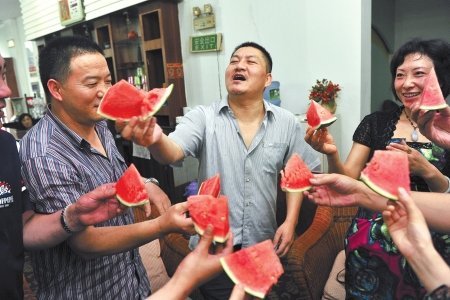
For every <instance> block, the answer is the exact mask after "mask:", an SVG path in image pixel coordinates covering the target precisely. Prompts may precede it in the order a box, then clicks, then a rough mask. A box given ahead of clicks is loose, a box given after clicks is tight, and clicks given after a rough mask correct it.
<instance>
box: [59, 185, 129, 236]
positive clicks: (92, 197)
mask: <svg viewBox="0 0 450 300" xmlns="http://www.w3.org/2000/svg"><path fill="white" fill-rule="evenodd" d="M115 194H116V189H115V184H114V183H107V184H103V185H101V186H99V187H97V188H96V189H94V190H92V191H91V192H89V193H87V194H84V195H83V196H81V197H80V198H79V199H78V200H77V201H76V202H75V203H73V204H71V205H69V206H68V207H67V208H66V211H65V217H66V222H67V225H68V226H69V228H70V229H71V230H72V231H74V232H77V231H80V230H82V229H84V227H85V226H90V225H95V224H98V223H102V222H105V221H107V220H109V219H111V218H115V217H116V216H118V215H119V214H121V213H122V212H123V211H124V209H123V207H122V206H121V205H120V204H119V202H118V201H117V199H115V197H114V196H115Z"/></svg>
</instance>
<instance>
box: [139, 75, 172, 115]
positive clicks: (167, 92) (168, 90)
mask: <svg viewBox="0 0 450 300" xmlns="http://www.w3.org/2000/svg"><path fill="white" fill-rule="evenodd" d="M172 90H173V83H171V84H170V85H169V86H168V87H167V88H166V89H165V91H164V94H163V95H162V96H161V99H160V100H159V102H158V104H157V105H155V106H154V107H153V110H152V111H151V112H149V113H148V115H147V116H146V117H145V118H150V117H152V116H153V115H154V114H156V113H157V112H158V111H159V109H160V108H161V107H162V106H163V105H164V103H166V101H167V99H168V98H169V96H170V94H172Z"/></svg>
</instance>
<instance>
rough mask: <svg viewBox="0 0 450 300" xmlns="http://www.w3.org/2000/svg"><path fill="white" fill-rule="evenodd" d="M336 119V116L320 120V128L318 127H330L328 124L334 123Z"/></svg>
mask: <svg viewBox="0 0 450 300" xmlns="http://www.w3.org/2000/svg"><path fill="white" fill-rule="evenodd" d="M336 121H337V117H336V116H334V117H333V118H331V119H328V120H326V121H323V122H320V125H319V128H317V129H320V128H325V127H328V126H330V125H331V124H333V123H334V122H336Z"/></svg>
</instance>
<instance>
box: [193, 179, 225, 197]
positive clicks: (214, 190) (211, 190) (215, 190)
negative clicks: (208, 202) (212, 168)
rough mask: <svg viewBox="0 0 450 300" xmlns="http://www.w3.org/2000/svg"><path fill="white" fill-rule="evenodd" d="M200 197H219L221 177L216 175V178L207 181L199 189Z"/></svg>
mask: <svg viewBox="0 0 450 300" xmlns="http://www.w3.org/2000/svg"><path fill="white" fill-rule="evenodd" d="M198 194H199V195H211V196H213V197H216V198H217V197H219V194H220V175H219V174H216V175H215V176H213V177H211V178H208V179H206V180H205V181H203V182H202V184H201V185H200V188H199V189H198Z"/></svg>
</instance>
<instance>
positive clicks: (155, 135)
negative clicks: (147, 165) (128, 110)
mask: <svg viewBox="0 0 450 300" xmlns="http://www.w3.org/2000/svg"><path fill="white" fill-rule="evenodd" d="M116 130H117V132H119V133H120V135H121V136H122V137H123V138H124V139H126V140H130V141H132V142H133V143H136V144H138V145H141V146H144V147H148V146H150V145H153V144H154V143H156V142H157V141H159V140H160V139H161V136H162V129H161V127H159V125H158V124H157V123H156V118H155V117H153V118H150V119H142V118H138V117H133V118H131V119H130V121H128V122H125V121H124V120H120V119H118V120H116Z"/></svg>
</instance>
